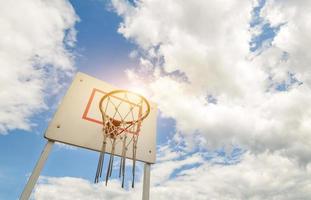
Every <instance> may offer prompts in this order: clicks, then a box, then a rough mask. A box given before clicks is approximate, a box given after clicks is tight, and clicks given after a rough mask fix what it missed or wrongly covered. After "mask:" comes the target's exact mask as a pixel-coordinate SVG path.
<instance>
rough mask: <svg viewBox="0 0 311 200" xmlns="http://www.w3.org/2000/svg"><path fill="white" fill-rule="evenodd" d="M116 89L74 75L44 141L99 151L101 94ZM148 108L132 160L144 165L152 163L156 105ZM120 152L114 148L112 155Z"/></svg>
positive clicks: (80, 74) (99, 81)
mask: <svg viewBox="0 0 311 200" xmlns="http://www.w3.org/2000/svg"><path fill="white" fill-rule="evenodd" d="M118 89H120V88H116V87H114V86H112V85H110V84H108V83H105V82H104V81H101V80H98V79H95V78H93V77H91V76H88V75H86V74H83V73H81V72H78V73H77V75H76V77H75V78H74V80H73V82H72V84H71V86H70V88H69V89H68V91H67V93H66V95H65V97H64V98H63V100H62V102H61V104H60V105H59V107H58V110H57V111H56V113H55V115H54V117H53V119H52V120H51V122H50V124H49V126H48V128H47V130H46V133H45V136H44V137H45V138H47V139H49V140H54V141H57V142H61V143H65V144H70V145H74V146H78V147H83V148H87V149H91V150H94V151H100V150H101V148H102V142H103V130H102V129H103V125H102V117H101V113H100V110H99V101H100V99H101V97H102V96H103V95H104V94H106V93H108V92H110V91H113V90H118ZM149 104H150V109H151V110H150V114H149V115H148V116H147V118H146V119H145V120H144V121H143V122H142V125H141V131H140V133H139V139H138V143H137V152H136V159H137V160H140V161H143V162H146V163H155V159H156V119H157V105H156V104H155V103H152V102H150V101H149ZM131 146H132V145H130V146H129V151H128V153H127V156H126V157H127V158H130V159H131V158H132V157H133V155H132V149H131ZM121 150H122V147H121V146H116V150H115V154H116V155H119V156H120V155H121ZM110 152H111V146H110V144H109V143H107V148H106V153H110Z"/></svg>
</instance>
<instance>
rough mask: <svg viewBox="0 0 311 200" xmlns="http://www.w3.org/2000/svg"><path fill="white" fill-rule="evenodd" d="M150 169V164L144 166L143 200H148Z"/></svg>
mask: <svg viewBox="0 0 311 200" xmlns="http://www.w3.org/2000/svg"><path fill="white" fill-rule="evenodd" d="M150 167H151V164H149V163H145V164H144V182H143V200H149V192H150Z"/></svg>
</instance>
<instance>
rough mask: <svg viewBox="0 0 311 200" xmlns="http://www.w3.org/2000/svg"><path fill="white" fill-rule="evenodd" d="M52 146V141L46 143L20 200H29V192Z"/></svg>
mask: <svg viewBox="0 0 311 200" xmlns="http://www.w3.org/2000/svg"><path fill="white" fill-rule="evenodd" d="M53 144H54V141H52V140H48V141H47V143H46V145H45V147H44V149H43V151H42V153H41V155H40V158H39V160H38V162H37V164H36V166H35V168H34V169H33V171H32V174H31V176H30V177H29V179H28V182H27V184H26V186H25V188H24V191H23V193H22V194H21V196H20V200H28V199H29V197H30V195H31V192H32V190H33V188H34V186H35V185H36V182H37V180H38V178H39V176H40V172H41V170H42V168H43V166H44V163H45V161H46V160H47V158H48V156H49V153H50V151H51V149H52V147H53Z"/></svg>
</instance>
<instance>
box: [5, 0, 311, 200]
mask: <svg viewBox="0 0 311 200" xmlns="http://www.w3.org/2000/svg"><path fill="white" fill-rule="evenodd" d="M11 8H12V5H11V4H9V3H8V4H7V5H5V6H3V8H0V18H2V19H4V20H3V22H4V23H3V24H4V25H3V26H0V28H2V29H0V32H3V33H4V36H3V37H2V39H0V52H2V53H0V66H1V68H0V70H1V72H2V73H1V75H0V95H1V96H0V97H1V98H0V109H1V111H0V199H8V200H10V199H17V198H18V197H19V195H20V193H21V191H22V189H23V187H24V185H25V184H26V181H27V178H28V176H29V175H30V173H31V171H32V169H33V167H34V165H35V163H36V162H37V160H38V158H39V155H40V153H41V151H42V149H43V148H44V145H45V143H46V140H45V139H44V138H43V135H44V131H45V129H46V127H47V126H48V123H49V120H50V119H51V118H52V116H53V113H54V112H55V110H56V109H57V105H58V102H59V101H60V100H61V98H62V96H63V95H64V94H65V92H66V90H67V87H68V86H69V84H70V82H71V79H72V77H73V75H74V74H75V73H76V72H77V71H81V72H84V73H86V74H89V75H91V76H94V77H96V78H98V79H101V80H104V81H107V82H109V83H111V84H114V85H116V86H118V87H128V85H134V86H137V85H140V86H141V89H142V90H144V91H148V92H149V95H150V97H151V98H152V100H153V101H155V102H157V103H158V105H159V109H160V114H159V117H158V125H157V144H158V152H157V153H158V157H157V159H158V160H157V163H156V164H155V165H153V167H152V172H151V173H152V177H151V197H152V199H156V200H162V199H172V200H173V199H181V200H183V199H198V200H201V199H204V200H205V199H207V196H208V197H210V199H219V200H222V199H224V200H227V199H258V198H259V199H309V198H311V190H310V187H309V186H310V185H311V182H310V180H311V170H310V169H311V164H310V163H311V160H310V157H309V155H310V153H311V151H310V148H309V147H310V145H311V143H310V141H311V135H310V130H311V127H310V125H309V124H310V123H309V122H310V120H311V115H310V113H311V111H310V108H311V104H310V102H311V76H310V74H311V73H310V66H309V65H310V64H309V63H311V59H310V56H309V55H308V53H307V52H309V48H310V45H309V44H311V43H310V41H311V38H310V36H309V35H306V34H304V33H306V32H308V31H310V30H311V26H310V25H309V24H307V23H305V21H307V20H308V19H311V16H310V14H309V13H310V12H308V10H309V9H310V10H311V4H310V3H309V2H308V1H301V2H297V1H294V0H288V1H284V2H281V1H272V0H258V1H239V0H237V1H232V0H222V1H220V2H218V1H217V2H209V1H205V0H202V1H196V2H190V1H189V2H179V1H165V0H159V1H154V2H153V1H147V0H141V1H125V0H113V1H100V0H98V1H97V0H91V1H74V0H72V1H65V0H59V1H51V2H49V3H46V2H45V3H43V2H42V1H39V0H33V1H29V2H28V3H25V2H24V3H20V4H18V5H16V6H14V9H13V10H11ZM19 13H25V14H24V15H23V16H20V14H19ZM24 24H27V25H28V26H24ZM75 33H76V35H75ZM71 44H74V45H71ZM12 115H13V116H14V118H13V117H12ZM97 161H98V153H96V152H92V151H89V150H85V149H81V148H69V147H68V146H63V145H54V147H53V150H52V152H51V154H50V156H49V158H48V160H47V162H46V165H45V167H44V169H43V171H42V173H41V175H42V176H41V178H40V181H39V183H38V185H37V186H36V189H35V192H34V194H33V199H77V198H80V199H102V198H109V199H118V198H119V199H123V198H125V197H126V198H128V199H138V198H140V195H141V175H142V173H141V172H142V164H140V165H139V166H138V168H137V172H138V175H137V176H136V182H137V185H136V188H135V190H131V189H128V188H127V189H126V190H122V189H121V188H120V182H119V181H118V180H112V181H111V183H110V184H109V186H108V187H104V186H103V185H102V183H100V184H97V185H96V184H93V183H92V182H93V180H94V175H95V172H96V167H97ZM127 170H130V168H128V169H127ZM128 174H129V173H128ZM128 178H129V177H128ZM292 183H293V184H292ZM236 185H237V186H238V187H236ZM194 193H195V194H196V195H195V196H194V195H193V194H194ZM60 194H61V195H60Z"/></svg>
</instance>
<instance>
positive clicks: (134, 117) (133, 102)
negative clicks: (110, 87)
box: [94, 90, 150, 188]
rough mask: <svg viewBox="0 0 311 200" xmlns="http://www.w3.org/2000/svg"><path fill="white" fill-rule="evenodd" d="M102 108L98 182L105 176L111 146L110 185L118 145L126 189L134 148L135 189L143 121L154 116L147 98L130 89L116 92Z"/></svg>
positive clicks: (120, 172) (101, 101) (120, 169)
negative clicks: (128, 162) (126, 164)
mask: <svg viewBox="0 0 311 200" xmlns="http://www.w3.org/2000/svg"><path fill="white" fill-rule="evenodd" d="M99 109H100V112H101V115H102V121H103V132H102V133H103V143H102V149H101V152H100V155H99V160H98V165H97V171H96V176H95V181H94V182H95V183H98V181H99V177H101V176H102V168H103V163H104V154H105V151H106V148H107V144H108V143H110V145H111V151H110V152H111V153H110V158H109V163H108V168H107V172H106V178H105V182H106V185H107V182H108V179H109V177H111V174H112V168H113V161H114V155H115V149H116V146H117V145H121V149H122V152H121V159H120V167H119V178H121V177H122V188H123V187H124V177H125V162H126V157H127V152H128V150H130V149H131V150H132V160H133V168H132V187H134V181H135V163H136V151H137V142H138V137H139V133H140V128H141V124H142V121H143V120H144V119H145V118H146V117H147V116H148V115H149V113H150V105H149V103H148V101H147V99H146V98H144V97H143V96H141V95H139V94H136V93H133V92H130V91H127V90H114V91H112V92H109V93H107V94H105V95H104V96H103V97H102V98H101V100H100V102H99ZM128 157H129V156H128Z"/></svg>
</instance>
